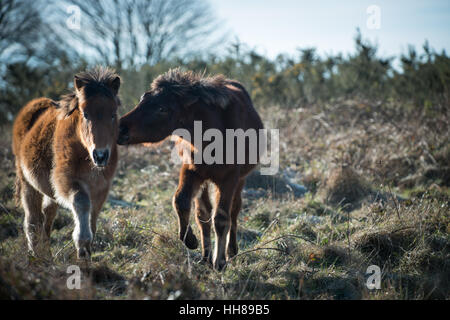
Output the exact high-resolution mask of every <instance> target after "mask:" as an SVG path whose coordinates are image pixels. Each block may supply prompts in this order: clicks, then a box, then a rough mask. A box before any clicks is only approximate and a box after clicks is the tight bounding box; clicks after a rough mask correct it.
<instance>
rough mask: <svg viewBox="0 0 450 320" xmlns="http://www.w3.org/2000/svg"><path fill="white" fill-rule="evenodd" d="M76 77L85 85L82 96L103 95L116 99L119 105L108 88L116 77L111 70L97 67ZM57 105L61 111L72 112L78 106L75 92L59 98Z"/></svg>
mask: <svg viewBox="0 0 450 320" xmlns="http://www.w3.org/2000/svg"><path fill="white" fill-rule="evenodd" d="M76 77H77V78H78V79H80V80H81V81H83V82H84V83H85V90H84V94H85V97H86V98H88V97H91V96H94V95H96V94H103V95H105V96H107V97H110V98H113V99H117V102H118V104H120V100H119V98H118V97H115V96H114V93H113V92H112V90H111V88H110V87H109V85H110V83H111V82H112V81H113V80H114V79H116V78H117V77H118V75H117V74H116V73H115V71H114V70H113V69H111V68H108V67H101V66H98V67H95V68H94V69H92V70H88V71H83V72H80V73H77V74H76ZM58 104H59V107H60V108H62V109H68V110H73V109H74V108H76V107H77V105H78V97H77V94H76V93H75V90H73V91H72V92H71V93H69V94H66V95H63V96H61V99H60V100H59V101H58Z"/></svg>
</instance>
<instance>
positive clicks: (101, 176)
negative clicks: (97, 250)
mask: <svg viewBox="0 0 450 320" xmlns="http://www.w3.org/2000/svg"><path fill="white" fill-rule="evenodd" d="M74 86H75V90H74V92H73V93H72V94H70V95H68V96H66V97H63V99H62V100H61V101H60V102H59V103H58V102H55V101H52V100H50V99H47V98H39V99H35V100H32V101H30V102H29V103H28V104H27V105H26V106H25V107H24V108H22V110H21V111H20V112H19V114H18V116H17V118H16V120H15V122H14V127H13V153H14V155H15V161H16V174H17V181H16V186H17V190H16V192H17V194H18V196H20V199H21V202H22V206H23V208H24V211H25V219H24V229H25V234H26V236H27V240H28V247H29V250H30V251H31V252H32V253H34V254H36V255H39V254H40V253H41V252H42V253H45V254H48V252H49V244H48V242H49V238H50V233H51V228H52V224H53V220H54V218H55V216H56V209H57V207H58V205H61V206H63V207H66V208H67V209H69V210H71V211H72V213H73V216H74V221H75V230H74V233H73V238H74V242H75V246H76V248H77V253H78V257H80V258H88V257H89V256H90V250H91V243H92V240H93V235H94V234H95V231H96V222H97V217H98V214H99V212H100V209H101V207H102V205H103V203H104V201H105V200H106V197H107V194H108V191H109V188H110V185H111V181H112V178H113V176H114V172H115V169H116V166H117V160H118V154H117V146H116V139H117V134H118V132H117V131H118V121H117V116H116V112H117V108H118V105H119V104H120V101H119V100H118V98H117V91H118V89H119V86H120V78H119V77H118V76H117V75H116V74H115V73H114V72H112V71H111V70H109V69H103V68H97V69H95V70H93V71H91V72H85V73H81V74H79V75H77V76H75V80H74ZM86 117H87V118H86ZM99 150H101V152H100V153H98V151H99ZM104 150H108V153H106V151H104ZM94 154H95V155H94ZM99 154H100V155H102V157H100V156H98V155H99ZM106 154H108V155H109V156H106ZM105 159H106V160H105Z"/></svg>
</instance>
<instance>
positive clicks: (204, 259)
mask: <svg viewBox="0 0 450 320" xmlns="http://www.w3.org/2000/svg"><path fill="white" fill-rule="evenodd" d="M198 263H199V264H204V265H207V266H210V267H212V265H213V262H212V258H211V256H207V257H202V258H201V259H200V260H199V261H198Z"/></svg>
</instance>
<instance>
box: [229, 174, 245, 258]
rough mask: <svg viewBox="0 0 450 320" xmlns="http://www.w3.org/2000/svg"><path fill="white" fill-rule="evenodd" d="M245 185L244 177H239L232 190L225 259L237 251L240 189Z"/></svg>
mask: <svg viewBox="0 0 450 320" xmlns="http://www.w3.org/2000/svg"><path fill="white" fill-rule="evenodd" d="M244 185H245V179H241V180H240V181H239V184H238V186H237V188H236V191H235V192H234V198H233V205H232V207H231V227H230V233H229V235H228V244H227V259H231V258H232V257H234V256H235V255H236V254H237V253H238V243H237V220H238V216H239V212H240V211H241V206H242V195H241V193H242V189H243V188H244Z"/></svg>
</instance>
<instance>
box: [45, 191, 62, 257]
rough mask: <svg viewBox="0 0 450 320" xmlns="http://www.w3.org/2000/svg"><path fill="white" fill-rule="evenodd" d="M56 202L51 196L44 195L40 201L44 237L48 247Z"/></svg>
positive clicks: (56, 206) (56, 207)
mask: <svg viewBox="0 0 450 320" xmlns="http://www.w3.org/2000/svg"><path fill="white" fill-rule="evenodd" d="M57 209H58V204H57V203H56V202H55V201H53V200H52V199H51V198H49V197H47V196H44V199H43V201H42V213H43V214H44V239H45V241H46V242H47V243H48V247H49V249H50V234H51V233H52V227H53V221H54V220H55V217H56V211H57Z"/></svg>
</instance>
